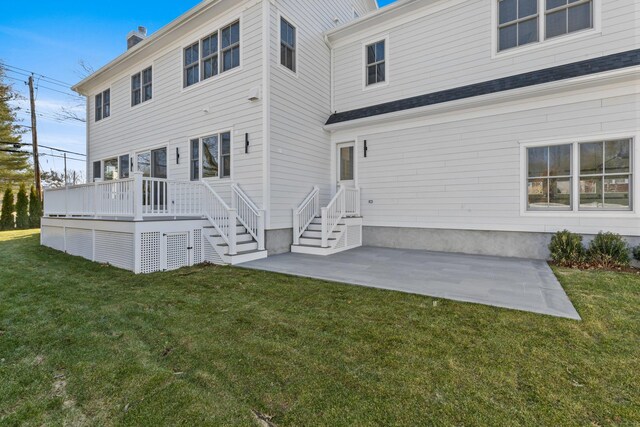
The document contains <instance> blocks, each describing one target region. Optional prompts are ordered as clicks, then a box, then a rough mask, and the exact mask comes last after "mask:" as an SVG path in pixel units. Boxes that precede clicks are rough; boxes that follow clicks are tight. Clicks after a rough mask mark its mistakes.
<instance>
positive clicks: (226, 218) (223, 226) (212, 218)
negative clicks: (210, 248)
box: [201, 181, 238, 255]
mask: <svg viewBox="0 0 640 427" xmlns="http://www.w3.org/2000/svg"><path fill="white" fill-rule="evenodd" d="M201 185H202V187H201V188H202V189H203V191H202V213H203V215H204V216H205V217H206V218H207V219H208V220H209V222H210V223H211V225H213V227H214V228H215V229H216V231H217V232H218V233H220V237H222V240H224V242H225V243H226V244H227V245H229V253H228V255H237V251H236V221H237V217H238V215H237V210H236V209H233V208H230V207H229V205H227V203H226V202H225V201H224V200H223V199H222V197H220V196H219V195H218V193H216V191H215V190H214V189H213V188H212V187H211V185H209V183H208V182H206V181H201ZM207 196H208V197H207Z"/></svg>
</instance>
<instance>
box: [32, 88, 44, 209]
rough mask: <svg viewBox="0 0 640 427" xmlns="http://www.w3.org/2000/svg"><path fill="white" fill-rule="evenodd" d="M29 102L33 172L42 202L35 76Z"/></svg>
mask: <svg viewBox="0 0 640 427" xmlns="http://www.w3.org/2000/svg"><path fill="white" fill-rule="evenodd" d="M29 100H30V102H31V142H32V144H33V170H34V171H35V184H36V193H37V194H38V197H39V198H40V200H42V183H41V182H40V162H39V160H38V132H37V131H36V97H35V93H34V91H33V76H29Z"/></svg>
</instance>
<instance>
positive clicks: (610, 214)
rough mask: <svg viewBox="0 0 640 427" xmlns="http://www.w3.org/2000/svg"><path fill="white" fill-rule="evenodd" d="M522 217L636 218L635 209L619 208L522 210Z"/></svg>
mask: <svg viewBox="0 0 640 427" xmlns="http://www.w3.org/2000/svg"><path fill="white" fill-rule="evenodd" d="M520 216H522V217H539V218H544V217H562V218H637V216H638V213H637V212H636V211H632V210H631V211H626V210H625V211H621V210H586V211H585V210H577V211H574V210H572V211H560V210H559V211H523V212H520Z"/></svg>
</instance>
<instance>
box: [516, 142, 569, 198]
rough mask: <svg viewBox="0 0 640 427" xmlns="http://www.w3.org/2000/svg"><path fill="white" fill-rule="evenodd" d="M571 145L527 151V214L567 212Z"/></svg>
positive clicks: (534, 148)
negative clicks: (535, 212)
mask: <svg viewBox="0 0 640 427" xmlns="http://www.w3.org/2000/svg"><path fill="white" fill-rule="evenodd" d="M571 149H572V146H571V144H564V145H552V146H548V147H532V148H529V149H528V150H527V166H528V167H527V180H528V181H527V196H528V204H527V206H528V209H529V210H538V209H544V210H569V209H571V200H572V199H571V187H572V185H571V179H572V178H571Z"/></svg>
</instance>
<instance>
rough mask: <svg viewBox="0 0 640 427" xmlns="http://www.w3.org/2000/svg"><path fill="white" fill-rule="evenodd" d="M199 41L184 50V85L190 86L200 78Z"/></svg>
mask: <svg viewBox="0 0 640 427" xmlns="http://www.w3.org/2000/svg"><path fill="white" fill-rule="evenodd" d="M199 51H200V43H199V42H198V43H194V44H192V45H191V46H189V47H188V48H186V49H185V50H184V86H185V87H187V86H191V85H192V84H195V83H198V81H199V80H200V60H199V55H200V54H199V53H198V52H199Z"/></svg>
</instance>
